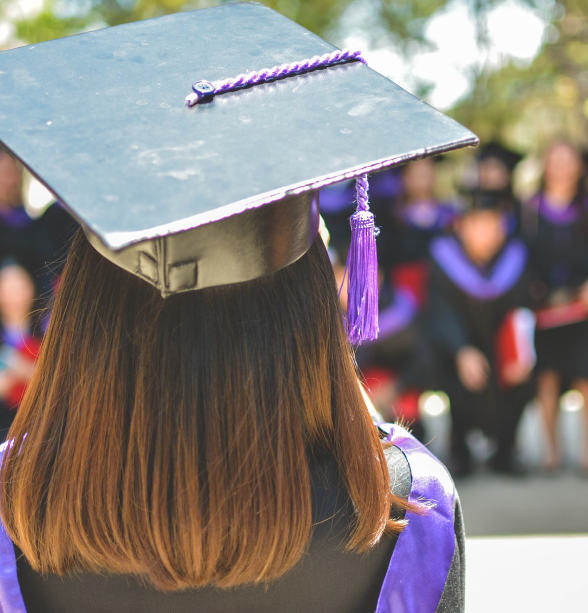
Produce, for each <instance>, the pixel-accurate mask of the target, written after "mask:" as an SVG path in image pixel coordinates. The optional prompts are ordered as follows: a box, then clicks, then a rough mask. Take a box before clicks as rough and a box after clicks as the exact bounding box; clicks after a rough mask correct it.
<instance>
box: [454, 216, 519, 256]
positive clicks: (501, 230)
mask: <svg viewBox="0 0 588 613" xmlns="http://www.w3.org/2000/svg"><path fill="white" fill-rule="evenodd" d="M456 232H457V235H458V236H459V239H460V241H461V244H462V245H463V247H464V249H465V251H466V253H467V254H468V255H469V257H470V258H471V259H472V260H473V261H474V262H476V263H479V264H487V263H488V262H490V260H492V258H493V257H494V256H495V255H496V254H497V253H498V252H499V251H500V249H501V248H502V246H503V245H504V241H505V240H506V236H507V228H506V223H505V220H504V214H503V213H502V211H500V210H498V209H490V210H484V209H482V210H478V209H474V210H472V211H468V212H467V213H466V214H465V215H463V216H462V217H461V218H460V219H459V220H457V222H456Z"/></svg>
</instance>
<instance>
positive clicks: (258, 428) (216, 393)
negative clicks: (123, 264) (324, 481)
mask: <svg viewBox="0 0 588 613" xmlns="http://www.w3.org/2000/svg"><path fill="white" fill-rule="evenodd" d="M9 436H10V437H11V438H13V439H14V444H13V445H12V447H11V448H10V449H9V450H7V452H6V458H5V462H4V465H3V470H2V492H1V498H0V503H1V516H2V521H3V522H4V525H5V527H6V530H7V531H8V534H9V535H10V537H11V538H12V540H13V541H14V542H15V543H16V544H17V545H18V547H19V548H20V549H21V550H22V551H23V553H24V554H25V556H26V557H27V559H28V561H29V563H30V564H31V566H32V567H33V568H34V569H36V570H38V571H41V572H48V573H59V574H63V573H67V572H69V571H72V570H74V569H88V570H91V571H108V572H114V573H134V574H139V575H142V576H144V577H145V578H146V579H147V580H148V581H150V582H151V583H152V584H154V585H155V586H157V587H158V588H160V589H164V590H173V589H182V588H186V587H190V586H203V585H207V584H211V585H217V586H220V587H228V586H234V585H239V584H244V583H252V582H259V581H269V580H272V579H274V578H277V577H279V576H281V575H282V574H284V573H285V572H286V571H287V570H288V569H290V568H291V567H292V566H294V564H296V562H297V561H298V560H299V559H300V557H301V555H302V554H303V552H304V550H305V547H306V546H307V543H308V541H309V537H310V535H311V531H312V517H311V499H310V483H309V469H308V457H309V453H310V450H312V449H316V448H320V449H321V450H323V451H327V452H330V453H332V455H333V456H334V457H335V459H336V461H337V463H338V465H339V470H340V472H341V475H342V478H343V482H344V484H345V486H346V488H347V490H348V492H349V495H350V497H351V499H352V501H353V504H354V508H355V509H356V518H355V523H354V525H353V526H351V530H350V535H349V540H348V547H349V548H350V549H353V550H357V551H362V550H366V549H369V548H370V547H371V546H373V545H374V544H375V543H376V542H377V541H378V539H379V538H380V537H381V535H382V534H383V532H384V531H391V532H399V531H400V530H401V529H402V526H403V522H401V521H395V520H391V519H390V513H391V510H393V506H394V505H400V506H402V504H403V503H402V501H400V500H398V499H396V498H395V497H394V496H393V495H392V494H391V491H390V480H389V476H388V471H387V468H386V462H385V458H384V455H383V451H382V444H381V442H380V440H379V437H378V434H377V431H376V429H375V428H374V426H373V425H372V422H371V419H370V417H369V414H368V412H367V410H366V407H365V403H364V401H363V399H362V397H361V393H360V390H359V388H358V384H357V379H356V372H355V369H354V365H353V361H352V357H351V354H350V349H349V346H348V343H347V340H346V338H345V332H344V329H343V325H342V321H341V311H340V307H339V303H338V299H337V291H336V286H335V281H334V276H333V272H332V269H331V266H330V263H329V259H328V256H327V253H326V250H325V247H324V245H323V244H322V241H321V240H320V238H318V239H317V240H316V242H315V243H314V245H313V246H312V248H311V249H310V251H309V252H308V253H307V254H306V255H305V256H303V257H302V258H301V259H300V260H299V261H297V262H296V263H294V264H292V265H290V266H288V267H287V268H284V269H283V270H280V271H279V272H276V273H274V274H272V275H269V276H267V277H263V278H261V279H257V280H255V281H251V282H248V283H243V284H238V285H233V286H225V287H217V288H210V289H205V290H201V291H198V292H188V293H184V294H177V295H174V296H171V297H169V298H166V299H165V300H164V299H162V298H161V296H160V295H159V293H158V292H157V290H156V289H154V288H153V287H151V286H150V285H149V284H147V283H145V282H144V281H142V280H141V279H139V278H137V277H135V276H134V275H131V274H129V273H127V272H125V271H124V270H122V269H119V268H118V267H116V266H115V265H113V264H111V263H110V262H109V261H107V260H106V259H105V258H103V257H102V256H100V255H99V254H98V253H97V252H96V251H95V250H94V249H93V248H92V247H91V246H90V245H89V243H88V242H87V240H86V238H85V236H84V235H83V234H82V233H81V232H79V234H78V235H77V237H76V238H75V240H74V243H73V245H72V248H71V251H70V254H69V258H68V262H67V264H66V268H65V272H64V274H63V280H62V283H61V288H60V290H59V293H58V296H57V298H56V301H55V305H54V308H53V312H52V315H51V323H50V326H49V330H48V333H47V337H46V339H45V342H44V345H43V349H42V352H41V356H40V360H39V363H38V368H37V370H36V372H35V375H34V377H33V380H32V381H31V383H30V385H29V388H28V391H27V393H26V396H25V398H24V400H23V403H22V405H21V407H20V409H19V412H18V415H17V417H16V419H15V421H14V424H13V426H12V429H11V431H10V435H9Z"/></svg>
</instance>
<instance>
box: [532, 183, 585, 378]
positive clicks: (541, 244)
mask: <svg viewBox="0 0 588 613" xmlns="http://www.w3.org/2000/svg"><path fill="white" fill-rule="evenodd" d="M522 230H523V237H524V240H525V242H526V244H527V246H528V249H529V253H530V257H531V261H532V264H533V270H534V277H533V291H534V293H535V294H536V296H537V299H538V300H540V301H541V302H542V303H543V304H544V305H546V304H550V303H553V302H554V301H556V300H560V301H563V302H565V301H568V300H573V298H574V295H575V292H576V291H577V288H578V287H579V286H580V285H582V284H583V283H585V282H586V281H587V280H588V211H586V207H585V206H579V205H574V204H572V205H570V207H569V208H568V209H567V210H564V211H562V212H560V213H557V212H554V211H553V210H552V209H550V208H549V207H547V205H546V203H545V199H544V198H543V196H542V195H541V194H538V195H537V196H535V197H534V198H532V199H531V200H530V201H529V202H528V203H526V204H525V205H524V206H523V210H522ZM536 347H537V367H538V370H539V371H541V370H555V371H557V372H559V373H560V374H562V375H563V376H564V378H565V379H566V380H567V382H571V380H573V379H574V378H576V377H581V378H584V379H588V322H586V321H584V322H579V323H574V324H569V325H565V326H560V327H557V328H551V329H547V330H539V331H538V332H537V335H536Z"/></svg>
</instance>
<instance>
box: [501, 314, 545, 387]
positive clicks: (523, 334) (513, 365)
mask: <svg viewBox="0 0 588 613" xmlns="http://www.w3.org/2000/svg"><path fill="white" fill-rule="evenodd" d="M536 362H537V355H536V353H535V315H534V314H533V313H532V312H531V311H530V310H529V309H524V308H520V309H513V310H512V311H510V313H508V314H507V316H506V317H505V318H504V321H503V322H502V325H501V326H500V328H499V329H498V334H497V335H496V373H497V376H498V382H499V384H500V385H501V386H502V387H507V388H508V387H513V386H514V385H517V384H519V383H522V381H523V380H524V378H525V375H527V374H528V373H530V372H531V370H532V369H533V368H534V366H535V363H536Z"/></svg>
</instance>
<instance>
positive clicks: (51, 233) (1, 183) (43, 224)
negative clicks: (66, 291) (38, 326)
mask: <svg viewBox="0 0 588 613" xmlns="http://www.w3.org/2000/svg"><path fill="white" fill-rule="evenodd" d="M22 183H23V170H22V166H21V165H20V163H19V162H17V161H16V160H15V159H14V158H13V157H12V156H11V155H10V154H9V153H8V152H7V151H6V150H5V149H4V148H2V146H1V145H0V252H1V253H2V254H3V255H4V256H6V255H13V254H16V255H17V256H18V257H21V255H24V256H25V257H26V259H27V264H28V267H29V270H30V271H31V272H32V273H33V274H34V276H35V277H36V279H37V281H38V284H39V289H40V292H41V294H44V295H45V294H49V293H50V292H51V291H52V289H53V286H54V284H55V280H56V278H57V275H58V274H59V272H60V270H61V266H62V265H61V264H60V263H59V261H58V260H60V261H64V258H65V255H66V251H67V245H68V243H69V240H70V239H71V237H72V236H73V233H74V231H75V229H76V228H77V223H76V222H75V221H74V220H73V218H72V217H71V215H70V214H69V213H68V212H67V211H66V210H65V209H64V208H63V207H62V206H61V205H60V204H59V203H54V204H52V205H51V206H50V207H49V208H48V209H47V210H46V211H45V212H44V213H43V215H42V216H41V217H39V218H38V219H32V218H31V217H30V216H29V215H28V213H27V211H26V210H25V208H24V205H23V193H22ZM48 264H49V265H48Z"/></svg>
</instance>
